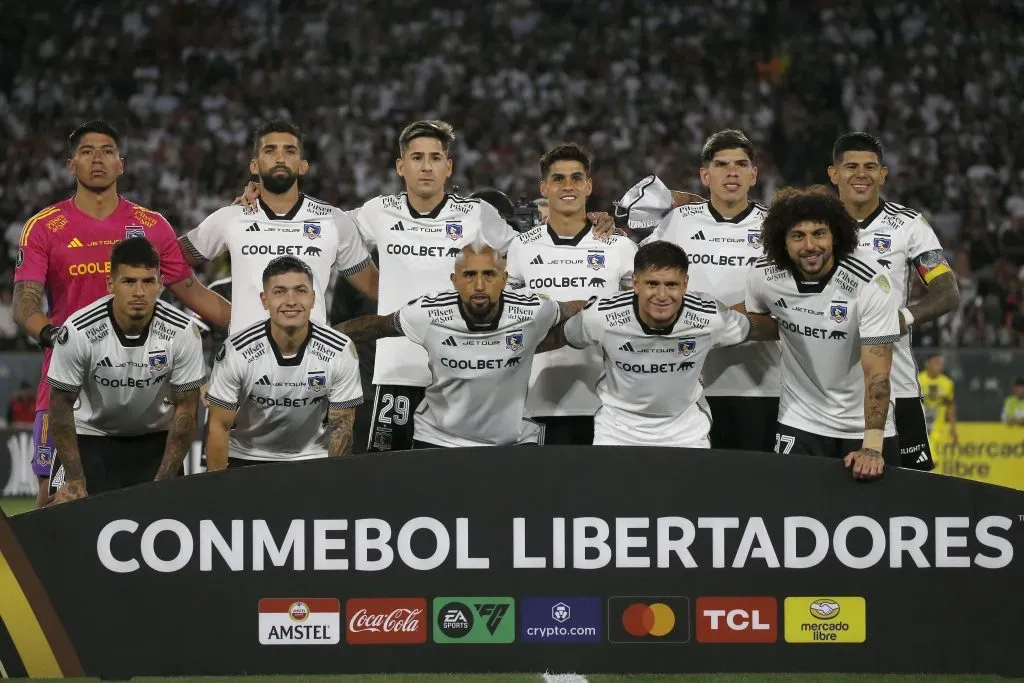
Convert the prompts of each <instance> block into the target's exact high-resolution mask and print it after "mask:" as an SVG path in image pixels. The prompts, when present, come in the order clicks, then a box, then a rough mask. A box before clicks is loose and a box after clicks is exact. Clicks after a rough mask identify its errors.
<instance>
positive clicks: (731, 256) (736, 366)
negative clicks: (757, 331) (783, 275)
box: [643, 202, 781, 396]
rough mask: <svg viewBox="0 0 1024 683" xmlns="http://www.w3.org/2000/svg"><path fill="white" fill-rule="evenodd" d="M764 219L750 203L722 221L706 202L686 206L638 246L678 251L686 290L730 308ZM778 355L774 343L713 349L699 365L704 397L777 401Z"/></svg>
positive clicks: (756, 252) (739, 297)
mask: <svg viewBox="0 0 1024 683" xmlns="http://www.w3.org/2000/svg"><path fill="white" fill-rule="evenodd" d="M767 213H768V209H767V208H765V207H764V206H761V205H760V204H756V203H754V202H750V203H749V204H748V205H747V208H746V209H745V210H743V211H741V212H740V213H738V214H737V215H736V216H733V217H732V218H724V217H723V216H722V215H721V214H720V213H719V212H718V211H717V210H716V209H715V207H714V206H712V205H711V203H710V202H696V203H693V204H685V205H683V206H680V207H678V208H676V209H674V210H673V211H672V212H671V213H669V214H668V215H667V216H665V218H664V219H663V220H662V221H661V223H660V224H659V225H658V227H657V228H656V229H655V231H654V232H653V233H652V234H651V236H650V237H648V238H647V239H645V240H644V241H643V244H647V243H649V242H652V241H655V240H665V241H667V242H671V243H672V244H675V245H678V246H680V247H682V248H683V251H685V252H686V255H687V256H688V257H689V259H690V268H689V271H688V275H689V276H690V281H689V287H690V288H691V289H693V290H695V291H701V292H706V293H707V294H708V295H709V296H710V297H711V298H713V299H715V300H716V301H720V302H721V303H723V304H725V305H726V306H734V305H736V304H738V303H741V302H742V301H743V297H744V294H745V287H746V279H747V271H748V270H749V269H750V268H751V267H752V266H753V264H754V262H755V261H756V260H757V259H759V258H760V257H761V256H762V255H763V253H762V251H763V250H762V247H761V223H762V222H763V221H764V217H765V215H766V214H767ZM780 353H781V348H780V346H779V343H778V342H750V343H748V344H743V345H740V346H726V347H721V348H718V349H715V350H714V351H712V352H711V353H710V354H708V358H707V362H706V363H705V364H704V375H703V381H704V393H705V394H706V395H707V396H778V395H779V355H780Z"/></svg>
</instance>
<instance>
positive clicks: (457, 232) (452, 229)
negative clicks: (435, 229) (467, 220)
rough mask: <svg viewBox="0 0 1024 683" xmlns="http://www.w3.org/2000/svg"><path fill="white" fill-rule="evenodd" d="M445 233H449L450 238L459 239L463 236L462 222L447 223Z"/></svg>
mask: <svg viewBox="0 0 1024 683" xmlns="http://www.w3.org/2000/svg"><path fill="white" fill-rule="evenodd" d="M444 234H446V235H448V239H450V240H457V239H459V238H460V237H462V223H445V224H444Z"/></svg>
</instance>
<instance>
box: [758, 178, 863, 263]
mask: <svg viewBox="0 0 1024 683" xmlns="http://www.w3.org/2000/svg"><path fill="white" fill-rule="evenodd" d="M803 221H816V222H819V223H825V224H826V225H828V227H829V230H831V231H832V255H833V257H834V258H835V260H836V261H839V260H840V259H843V258H846V257H847V256H849V255H850V254H852V253H853V250H854V249H856V248H857V230H858V225H857V222H856V221H855V220H853V218H852V217H851V216H850V214H849V213H847V212H846V208H845V207H844V206H843V203H842V202H841V201H839V197H838V196H837V195H836V193H835V192H833V191H832V190H831V189H830V188H828V187H826V186H824V185H810V186H808V187H786V188H783V189H781V190H779V192H778V194H776V195H775V199H774V200H773V201H772V205H771V208H770V209H768V215H767V216H765V218H764V222H763V223H761V244H762V245H763V247H764V253H765V256H767V257H768V260H769V261H771V262H772V263H774V264H775V265H777V266H779V267H780V268H785V269H786V270H788V271H790V272H793V261H792V260H791V259H790V258H789V252H788V251H787V250H786V235H787V234H788V233H789V230H790V228H792V227H793V226H794V225H796V224H797V223H802V222H803Z"/></svg>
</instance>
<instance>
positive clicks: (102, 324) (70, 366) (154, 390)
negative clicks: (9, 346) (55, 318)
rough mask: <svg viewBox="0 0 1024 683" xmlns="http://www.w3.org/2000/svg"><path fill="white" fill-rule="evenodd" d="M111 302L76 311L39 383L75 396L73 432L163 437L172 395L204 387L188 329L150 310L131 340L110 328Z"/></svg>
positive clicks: (182, 320) (195, 331)
mask: <svg viewBox="0 0 1024 683" xmlns="http://www.w3.org/2000/svg"><path fill="white" fill-rule="evenodd" d="M112 299H113V298H112V297H110V296H106V297H104V298H102V299H100V300H99V301H97V302H95V303H93V304H92V305H90V306H86V307H85V308H83V309H80V310H78V311H75V312H74V313H72V314H71V315H70V316H69V317H68V320H67V322H65V324H64V326H63V327H61V328H60V330H58V331H57V335H56V338H55V342H56V343H55V345H54V349H53V360H52V362H51V363H50V368H49V370H48V372H47V376H46V381H47V382H48V383H49V384H50V386H51V387H53V388H55V389H59V390H61V391H67V392H71V393H75V392H77V393H78V395H79V401H80V404H79V405H78V407H77V408H76V409H75V428H76V429H77V431H78V433H79V434H87V435H90V436H138V435H140V434H150V433H153V432H161V431H167V430H168V429H170V426H171V420H172V418H173V413H174V406H173V405H172V404H171V402H170V401H169V400H168V399H169V397H170V395H171V394H172V393H180V392H183V391H190V390H192V389H198V388H199V386H200V385H201V384H202V383H203V381H204V380H205V379H206V364H205V362H204V360H203V344H202V341H201V340H200V338H199V328H198V327H197V326H196V324H195V321H194V320H192V319H191V318H188V317H186V316H185V315H184V314H183V313H181V312H180V311H178V310H177V309H176V308H174V307H173V306H170V305H168V304H165V303H164V302H162V301H157V302H156V310H155V312H154V313H153V318H152V320H150V323H149V325H148V326H147V327H146V328H145V329H144V330H143V332H142V334H141V335H139V336H138V338H136V339H131V338H129V337H127V336H125V334H124V333H123V332H122V331H121V329H120V328H119V327H118V326H117V323H116V322H115V320H114V316H113V308H112Z"/></svg>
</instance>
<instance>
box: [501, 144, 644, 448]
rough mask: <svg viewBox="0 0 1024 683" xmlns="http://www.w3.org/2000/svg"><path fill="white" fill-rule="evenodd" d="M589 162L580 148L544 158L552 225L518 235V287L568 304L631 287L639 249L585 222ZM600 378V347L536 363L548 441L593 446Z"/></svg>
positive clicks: (535, 390)
mask: <svg viewBox="0 0 1024 683" xmlns="http://www.w3.org/2000/svg"><path fill="white" fill-rule="evenodd" d="M590 164H591V161H590V155H589V154H588V153H587V151H586V150H585V149H583V148H582V147H580V146H579V145H575V144H563V145H559V146H557V147H555V148H554V149H552V150H551V151H550V152H548V153H547V154H545V155H544V156H542V157H541V158H540V173H541V183H540V191H541V194H543V195H544V196H545V197H546V198H547V201H548V207H549V209H550V213H549V215H548V221H547V223H545V224H541V225H539V226H537V227H535V228H532V229H531V230H528V231H527V232H524V233H521V234H519V235H517V236H516V238H515V239H514V240H513V241H512V245H511V246H510V247H509V249H508V278H509V285H510V286H511V287H512V288H513V289H519V288H523V287H525V288H526V289H528V290H529V291H531V292H536V293H539V294H546V295H548V296H550V297H551V298H553V299H555V300H562V301H570V300H574V299H582V300H587V299H589V298H590V297H592V296H606V295H609V294H613V293H615V292H618V291H620V290H622V289H629V288H631V287H632V279H631V275H632V273H633V256H634V255H635V254H636V245H635V244H633V242H631V241H630V240H629V239H628V238H626V237H623V236H618V235H609V236H607V237H601V238H599V237H596V236H595V235H594V233H593V230H592V228H593V226H592V225H591V223H590V221H589V220H588V219H587V208H586V207H587V197H589V196H590V193H591V191H592V190H593V184H592V181H591V176H590ZM600 374H601V352H600V351H599V350H598V349H596V348H592V349H591V348H587V349H574V348H561V349H558V350H557V351H551V352H550V353H545V354H543V355H541V356H538V357H537V358H535V359H534V362H533V370H532V372H531V374H530V391H529V393H528V394H527V396H526V414H527V416H528V417H531V418H534V419H536V421H537V422H539V423H540V424H542V425H544V443H545V444H591V443H593V442H594V413H595V412H596V411H597V409H598V408H599V407H600V405H601V402H600V401H599V400H598V397H597V394H596V393H595V385H596V384H597V380H598V377H599V376H600Z"/></svg>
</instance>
